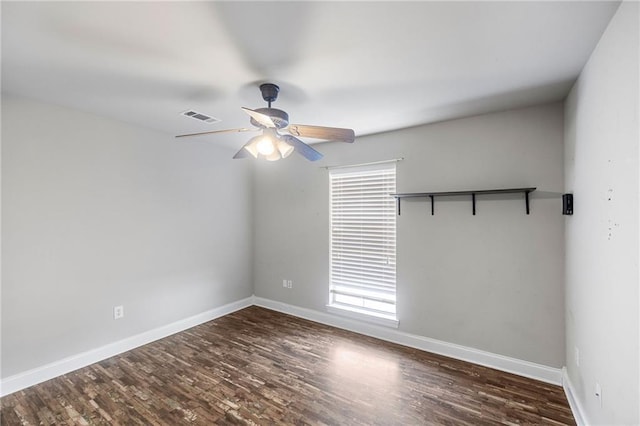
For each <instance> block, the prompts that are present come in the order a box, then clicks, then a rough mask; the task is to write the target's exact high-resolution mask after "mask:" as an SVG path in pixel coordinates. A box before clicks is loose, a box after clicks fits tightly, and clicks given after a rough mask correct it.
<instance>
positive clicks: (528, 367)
mask: <svg viewBox="0 0 640 426" xmlns="http://www.w3.org/2000/svg"><path fill="white" fill-rule="evenodd" d="M251 305H257V306H261V307H264V308H268V309H272V310H274V311H278V312H283V313H285V314H289V315H293V316H296V317H300V318H304V319H308V320H311V321H315V322H319V323H321V324H326V325H330V326H333V327H338V328H342V329H345V330H349V331H353V332H356V333H360V334H364V335H367V336H371V337H376V338H378V339H381V340H386V341H389V342H393V343H398V344H400V345H404V346H409V347H412V348H416V349H420V350H424V351H427V352H433V353H436V354H440V355H445V356H448V357H451V358H455V359H459V360H462V361H468V362H472V363H474V364H479V365H483V366H486V367H491V368H495V369H496V370H501V371H506V372H508V373H513V374H517V375H520V376H524V377H529V378H532V379H536V380H540V381H543V382H547V383H552V384H555V385H561V384H562V385H565V384H567V385H566V386H565V392H566V393H567V398H568V399H569V403H570V404H571V409H572V410H573V411H574V416H575V417H576V421H578V418H579V414H581V410H580V406H579V405H575V406H576V407H578V411H576V410H575V409H574V404H577V401H576V400H575V399H574V400H573V401H572V399H571V398H570V397H569V393H570V392H571V386H570V382H569V380H568V377H566V379H565V380H563V373H562V371H561V370H560V369H558V368H552V367H547V366H544V365H540V364H536V363H532V362H529V361H523V360H519V359H516V358H510V357H506V356H503V355H498V354H494V353H491V352H485V351H481V350H478V349H473V348H469V347H465V346H461V345H456V344H453V343H447V342H443V341H440V340H436V339H430V338H428V337H423V336H418V335H414V334H410V333H405V332H402V331H398V330H396V329H392V328H387V327H382V326H378V325H373V324H368V323H365V322H362V321H358V320H354V319H351V318H345V317H341V316H338V315H333V314H329V313H325V312H319V311H314V310H311V309H306V308H301V307H298V306H293V305H289V304H286V303H282V302H277V301H274V300H270V299H264V298H261V297H255V296H251V297H247V298H245V299H242V300H238V301H236V302H232V303H229V304H227V305H224V306H220V307H218V308H214V309H211V310H209V311H206V312H203V313H201V314H198V315H194V316H192V317H189V318H186V319H183V320H180V321H176V322H174V323H171V324H167V325H165V326H162V327H159V328H156V329H153V330H149V331H147V332H144V333H141V334H138V335H135V336H132V337H128V338H126V339H123V340H120V341H117V342H114V343H110V344H108V345H105V346H102V347H100V348H96V349H92V350H90V351H87V352H83V353H80V354H77V355H73V356H70V357H68V358H64V359H61V360H59V361H55V362H52V363H50V364H47V365H43V366H41V367H37V368H34V369H31V370H28V371H25V372H22V373H19V374H16V375H13V376H10V377H7V378H5V379H2V380H0V396H5V395H9V394H11V393H13V392H17V391H19V390H22V389H25V388H27V387H29V386H33V385H35V384H38V383H42V382H44V381H46V380H49V379H53V378H54V377H58V376H61V375H63V374H66V373H69V372H71V371H74V370H77V369H79V368H82V367H86V366H88V365H91V364H93V363H96V362H99V361H102V360H104V359H107V358H110V357H112V356H115V355H118V354H120V353H122V352H126V351H129V350H132V349H135V348H137V347H139V346H142V345H146V344H148V343H151V342H154V341H156V340H159V339H162V338H164V337H167V336H170V335H172V334H175V333H178V332H180V331H183V330H186V329H188V328H191V327H195V326H196V325H200V324H202V323H205V322H207V321H211V320H213V319H216V318H219V317H222V316H224V315H228V314H230V313H232V312H235V311H238V310H240V309H244V308H247V307H249V306H251ZM567 389H569V390H567ZM580 418H582V417H580ZM581 424H585V423H580V422H578V425H581Z"/></svg>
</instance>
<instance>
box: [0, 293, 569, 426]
mask: <svg viewBox="0 0 640 426" xmlns="http://www.w3.org/2000/svg"><path fill="white" fill-rule="evenodd" d="M0 403H1V408H0V416H1V417H0V424H1V425H26V424H30V425H38V424H43V425H80V424H86V425H132V424H134V425H137V424H139V425H181V424H185V425H194V424H196V425H232V424H241V425H254V424H255V425H270V424H291V425H347V424H348V425H474V426H475V425H496V424H503V425H519V424H548V425H574V424H575V422H574V419H573V417H572V415H571V411H570V409H569V406H568V403H567V400H566V398H565V396H564V393H563V390H562V388H561V387H559V386H554V385H550V384H547V383H543V382H539V381H535V380H531V379H527V378H523V377H520V376H516V375H513V374H508V373H504V372H500V371H496V370H493V369H490V368H486V367H481V366H478V365H474V364H470V363H466V362H463V361H458V360H454V359H451V358H447V357H444V356H439V355H434V354H430V353H426V352H423V351H419V350H416V349H412V348H407V347H403V346H400V345H396V344H392V343H388V342H383V341H380V340H377V339H374V338H372V337H367V336H362V335H358V334H355V333H351V332H348V331H344V330H340V329H336V328H332V327H328V326H325V325H322V324H317V323H313V322H311V321H306V320H303V319H299V318H295V317H291V316H288V315H285V314H281V313H277V312H274V311H270V310H267V309H263V308H259V307H255V306H253V307H250V308H247V309H243V310H241V311H238V312H235V313H233V314H230V315H227V316H225V317H222V318H218V319H216V320H214V321H210V322H208V323H206V324H202V325H199V326H197V327H194V328H191V329H189V330H186V331H183V332H181V333H178V334H175V335H173V336H169V337H167V338H165V339H162V340H159V341H156V342H153V343H151V344H148V345H145V346H142V347H140V348H136V349H134V350H132V351H129V352H125V353H123V354H120V355H118V356H115V357H112V358H109V359H107V360H104V361H102V362H99V363H96V364H93V365H90V366H88V367H85V368H82V369H80V370H77V371H74V372H71V373H69V374H66V375H64V376H61V377H58V378H55V379H53V380H49V381H47V382H45V383H41V384H39V385H36V386H32V387H30V388H28V389H25V390H22V391H19V392H16V393H14V394H12V395H8V396H5V397H4V398H2V399H1V400H0Z"/></svg>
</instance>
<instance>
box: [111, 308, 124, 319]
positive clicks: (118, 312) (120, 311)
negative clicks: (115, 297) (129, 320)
mask: <svg viewBox="0 0 640 426" xmlns="http://www.w3.org/2000/svg"><path fill="white" fill-rule="evenodd" d="M123 316H124V306H122V305H120V306H114V307H113V319H120V318H122V317H123Z"/></svg>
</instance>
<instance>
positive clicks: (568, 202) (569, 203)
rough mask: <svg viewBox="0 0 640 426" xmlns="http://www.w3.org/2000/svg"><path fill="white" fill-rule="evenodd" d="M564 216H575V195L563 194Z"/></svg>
mask: <svg viewBox="0 0 640 426" xmlns="http://www.w3.org/2000/svg"><path fill="white" fill-rule="evenodd" d="M562 214H564V215H569V216H570V215H572V214H573V194H562Z"/></svg>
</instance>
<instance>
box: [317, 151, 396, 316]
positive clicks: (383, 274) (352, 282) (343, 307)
mask: <svg viewBox="0 0 640 426" xmlns="http://www.w3.org/2000/svg"><path fill="white" fill-rule="evenodd" d="M390 172H391V173H390ZM345 178H346V181H345ZM339 179H342V180H343V183H342V184H339V183H337V182H336V180H339ZM349 179H354V180H353V181H351V182H348V181H349ZM358 179H360V180H361V182H362V183H361V185H362V186H367V185H370V186H371V187H370V188H368V189H370V190H373V191H374V192H371V193H370V194H373V195H372V198H370V199H368V200H367V199H366V197H367V195H369V194H365V196H364V197H365V198H364V199H363V198H362V191H360V192H358V193H356V196H357V197H358V196H359V197H361V198H359V199H356V200H355V201H350V200H348V201H345V198H348V195H343V196H342V197H340V196H337V197H336V194H335V191H336V190H342V191H345V188H344V187H342V188H338V187H339V186H340V185H342V186H347V187H348V186H349V183H351V184H354V185H357V181H358ZM396 179H397V170H396V163H395V162H393V163H386V164H375V165H369V166H354V167H343V168H340V169H334V170H329V303H328V304H327V310H328V311H329V312H331V313H335V314H339V315H342V316H347V317H350V318H354V319H358V320H363V321H366V322H371V323H375V324H378V325H384V326H388V327H395V328H397V327H398V325H399V321H398V319H397V271H396V270H397V267H396V255H397V243H396V234H397V222H396V205H395V199H394V198H393V197H392V196H391V195H390V194H392V193H395V192H396ZM376 181H377V182H376ZM379 181H383V182H382V183H380V182H379ZM345 182H347V183H346V184H345ZM386 197H388V199H386ZM365 200H366V204H367V205H366V206H365V207H367V208H370V210H369V212H370V213H371V212H374V213H381V216H375V217H373V218H372V217H371V216H370V217H368V218H365V219H364V220H361V221H360V222H359V224H360V227H361V226H362V224H365V225H366V224H373V227H370V228H376V230H375V231H372V230H371V229H369V230H368V231H364V232H362V231H360V234H359V235H360V238H362V236H364V237H365V238H366V237H373V239H374V240H376V241H377V242H376V244H373V245H371V247H372V248H371V250H372V251H373V253H374V254H373V256H372V257H378V258H380V257H385V256H386V257H387V258H386V260H384V262H386V264H385V263H382V264H380V260H379V259H378V260H377V261H375V262H373V261H371V260H366V261H364V260H362V259H360V260H361V263H357V262H358V260H354V259H350V260H349V261H346V260H345V261H336V260H335V259H336V256H335V255H336V252H338V256H339V255H340V253H344V252H345V246H346V247H347V249H346V250H347V251H348V250H349V249H353V246H352V245H350V244H349V242H347V243H346V244H344V243H342V242H341V243H336V241H335V237H336V235H341V236H343V235H345V234H347V233H349V231H352V232H354V229H353V226H352V225H351V224H352V223H356V222H352V221H350V220H348V221H347V222H349V223H350V224H346V225H344V224H345V216H351V214H349V213H345V211H347V210H348V208H347V209H345V203H347V207H351V206H349V205H348V204H349V203H351V202H354V203H355V204H354V206H356V209H357V208H360V210H362V207H363V204H365ZM336 202H338V204H339V206H338V207H337V208H338V209H342V210H336ZM337 211H339V212H340V213H336V212H337ZM336 222H338V223H342V224H343V225H344V226H343V227H342V231H341V233H337V232H335V227H336ZM388 225H392V226H391V227H390V226H388ZM349 228H351V229H349ZM373 233H375V234H376V235H375V236H373V235H372V234H373ZM361 241H364V240H362V239H361ZM390 247H391V248H392V252H389V250H390ZM361 249H362V247H361ZM369 255H370V256H371V254H369ZM355 257H356V258H357V257H358V255H355ZM360 257H361V258H362V257H369V256H362V254H360ZM338 258H339V257H338ZM339 259H341V258H339ZM341 260H342V259H341ZM352 262H356V263H352ZM346 263H349V264H351V265H355V266H354V269H358V270H360V271H361V272H363V273H365V275H368V276H371V277H372V278H371V280H372V282H371V283H366V280H367V279H369V278H367V277H365V276H360V277H354V274H356V273H354V272H353V271H349V272H347V273H346V275H348V276H346V278H345V272H344V271H345V270H346V269H350V268H349V267H346V268H345V264H346ZM380 265H383V266H380ZM368 268H370V269H368ZM337 270H340V272H336V271H337ZM390 278H392V284H389V282H390V281H389V279H390ZM341 280H346V282H345V281H342V283H340V282H341ZM349 292H352V293H353V294H355V295H356V296H355V297H360V298H361V301H362V302H361V305H362V306H357V305H355V304H350V303H345V302H344V298H343V301H336V296H337V295H340V294H342V295H346V294H347V293H349ZM391 293H392V294H391ZM345 297H349V296H345ZM378 299H380V300H378ZM376 300H378V307H380V306H384V305H382V303H381V300H386V301H385V302H384V303H386V304H387V305H388V304H390V303H389V301H390V300H393V304H392V306H393V312H390V311H388V309H389V308H386V309H382V310H377V309H375V308H372V307H371V305H372V301H374V302H373V305H375V304H376V302H375V301H376ZM367 303H368V307H366V306H365V304H367Z"/></svg>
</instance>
